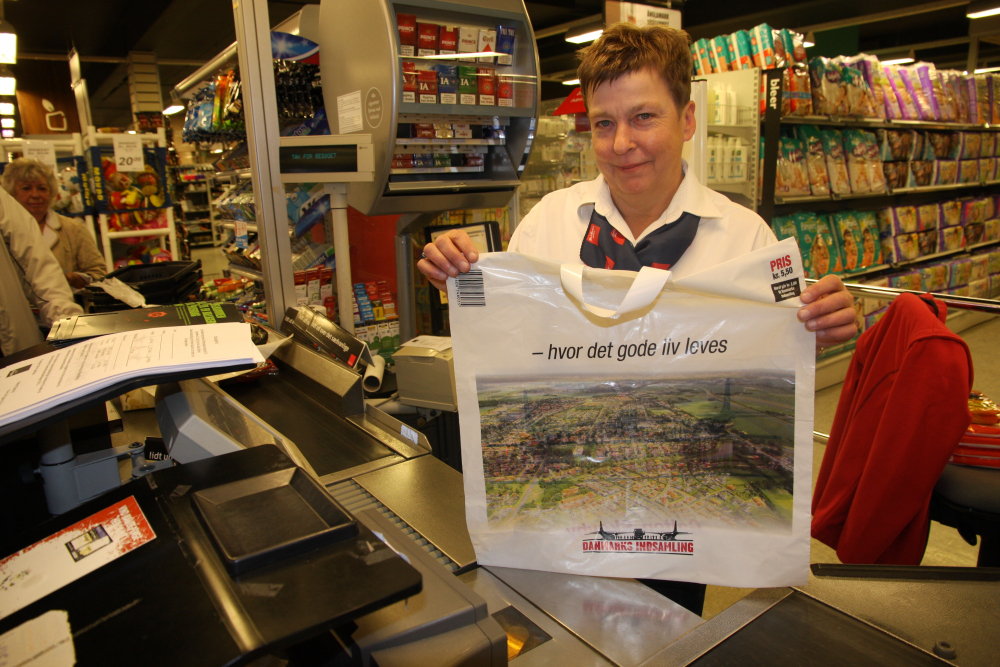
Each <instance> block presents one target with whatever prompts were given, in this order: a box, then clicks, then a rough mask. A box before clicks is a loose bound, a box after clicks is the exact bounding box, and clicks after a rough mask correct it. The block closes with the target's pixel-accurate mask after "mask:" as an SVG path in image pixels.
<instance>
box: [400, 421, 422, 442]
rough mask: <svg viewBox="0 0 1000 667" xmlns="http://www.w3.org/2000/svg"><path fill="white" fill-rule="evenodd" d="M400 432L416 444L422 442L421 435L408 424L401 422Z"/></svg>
mask: <svg viewBox="0 0 1000 667" xmlns="http://www.w3.org/2000/svg"><path fill="white" fill-rule="evenodd" d="M399 432H400V433H401V434H402V435H403V437H404V438H406V439H407V440H409V441H410V442H412V443H413V444H414V445H419V444H420V436H419V435H418V434H417V432H416V431H414V430H413V429H412V428H410V427H409V426H407V425H406V424H400V426H399Z"/></svg>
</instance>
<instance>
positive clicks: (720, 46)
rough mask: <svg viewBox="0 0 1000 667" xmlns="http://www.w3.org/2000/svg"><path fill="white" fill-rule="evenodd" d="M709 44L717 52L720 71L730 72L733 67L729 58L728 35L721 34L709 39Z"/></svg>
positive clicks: (716, 61)
mask: <svg viewBox="0 0 1000 667" xmlns="http://www.w3.org/2000/svg"><path fill="white" fill-rule="evenodd" d="M709 45H710V46H711V47H712V51H713V52H714V53H715V63H716V64H717V65H718V66H719V71H720V72H728V71H729V70H730V69H731V66H730V63H731V60H730V58H729V38H728V36H727V35H719V36H718V37H713V38H712V39H710V40H709Z"/></svg>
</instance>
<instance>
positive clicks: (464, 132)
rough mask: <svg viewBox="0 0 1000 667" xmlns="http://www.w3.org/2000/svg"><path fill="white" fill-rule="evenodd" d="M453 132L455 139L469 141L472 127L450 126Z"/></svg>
mask: <svg viewBox="0 0 1000 667" xmlns="http://www.w3.org/2000/svg"><path fill="white" fill-rule="evenodd" d="M451 127H452V129H453V130H454V131H455V138H456V139H471V138H472V126H471V125H459V124H455V125H452V126H451Z"/></svg>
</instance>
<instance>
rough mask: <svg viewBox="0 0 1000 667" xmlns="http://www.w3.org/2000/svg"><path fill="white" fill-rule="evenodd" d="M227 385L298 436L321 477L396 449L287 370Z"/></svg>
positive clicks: (289, 434)
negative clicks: (298, 382)
mask: <svg viewBox="0 0 1000 667" xmlns="http://www.w3.org/2000/svg"><path fill="white" fill-rule="evenodd" d="M224 389H225V391H226V393H227V394H229V395H230V396H232V397H233V399H235V400H236V401H238V402H240V403H242V404H243V405H244V406H245V407H246V408H247V409H248V410H250V411H251V412H253V413H254V414H255V415H257V416H258V417H260V418H261V419H263V420H264V421H265V422H267V424H269V425H270V426H271V427H272V428H274V429H275V430H276V431H278V432H279V433H281V434H282V435H285V436H287V437H288V438H289V439H290V440H291V441H292V442H294V443H295V445H296V446H297V447H298V448H299V451H301V452H302V454H303V456H305V457H306V459H307V460H308V461H309V463H310V465H312V467H313V470H315V471H316V474H317V475H318V476H320V477H322V476H324V475H329V474H330V473H334V472H339V471H341V470H346V469H348V468H353V467H355V466H358V465H362V464H364V463H369V462H371V461H377V460H379V459H381V458H384V457H387V456H395V455H396V453H395V452H394V451H392V450H391V449H389V448H388V447H386V446H385V445H384V444H382V443H381V442H379V441H378V440H376V439H375V438H374V437H372V436H371V435H369V434H368V433H366V432H364V431H362V430H361V429H359V428H358V427H356V426H354V425H353V424H351V423H350V422H348V421H345V420H344V419H341V418H340V417H339V416H337V415H336V414H334V413H333V412H331V411H330V410H329V409H328V408H326V407H325V406H323V404H322V403H320V402H319V401H318V400H316V398H315V397H314V396H312V395H310V394H307V393H306V392H304V391H302V389H300V388H299V387H298V386H297V385H296V383H295V382H294V381H293V380H291V379H290V378H286V377H285V376H284V375H276V376H270V377H264V378H260V379H258V380H256V381H254V382H247V383H230V384H227V385H226V386H225V387H224Z"/></svg>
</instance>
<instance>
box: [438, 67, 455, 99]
mask: <svg viewBox="0 0 1000 667" xmlns="http://www.w3.org/2000/svg"><path fill="white" fill-rule="evenodd" d="M434 67H435V69H437V73H438V84H437V89H438V97H440V98H441V104H458V66H457V65H442V64H438V65H435V66H434Z"/></svg>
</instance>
